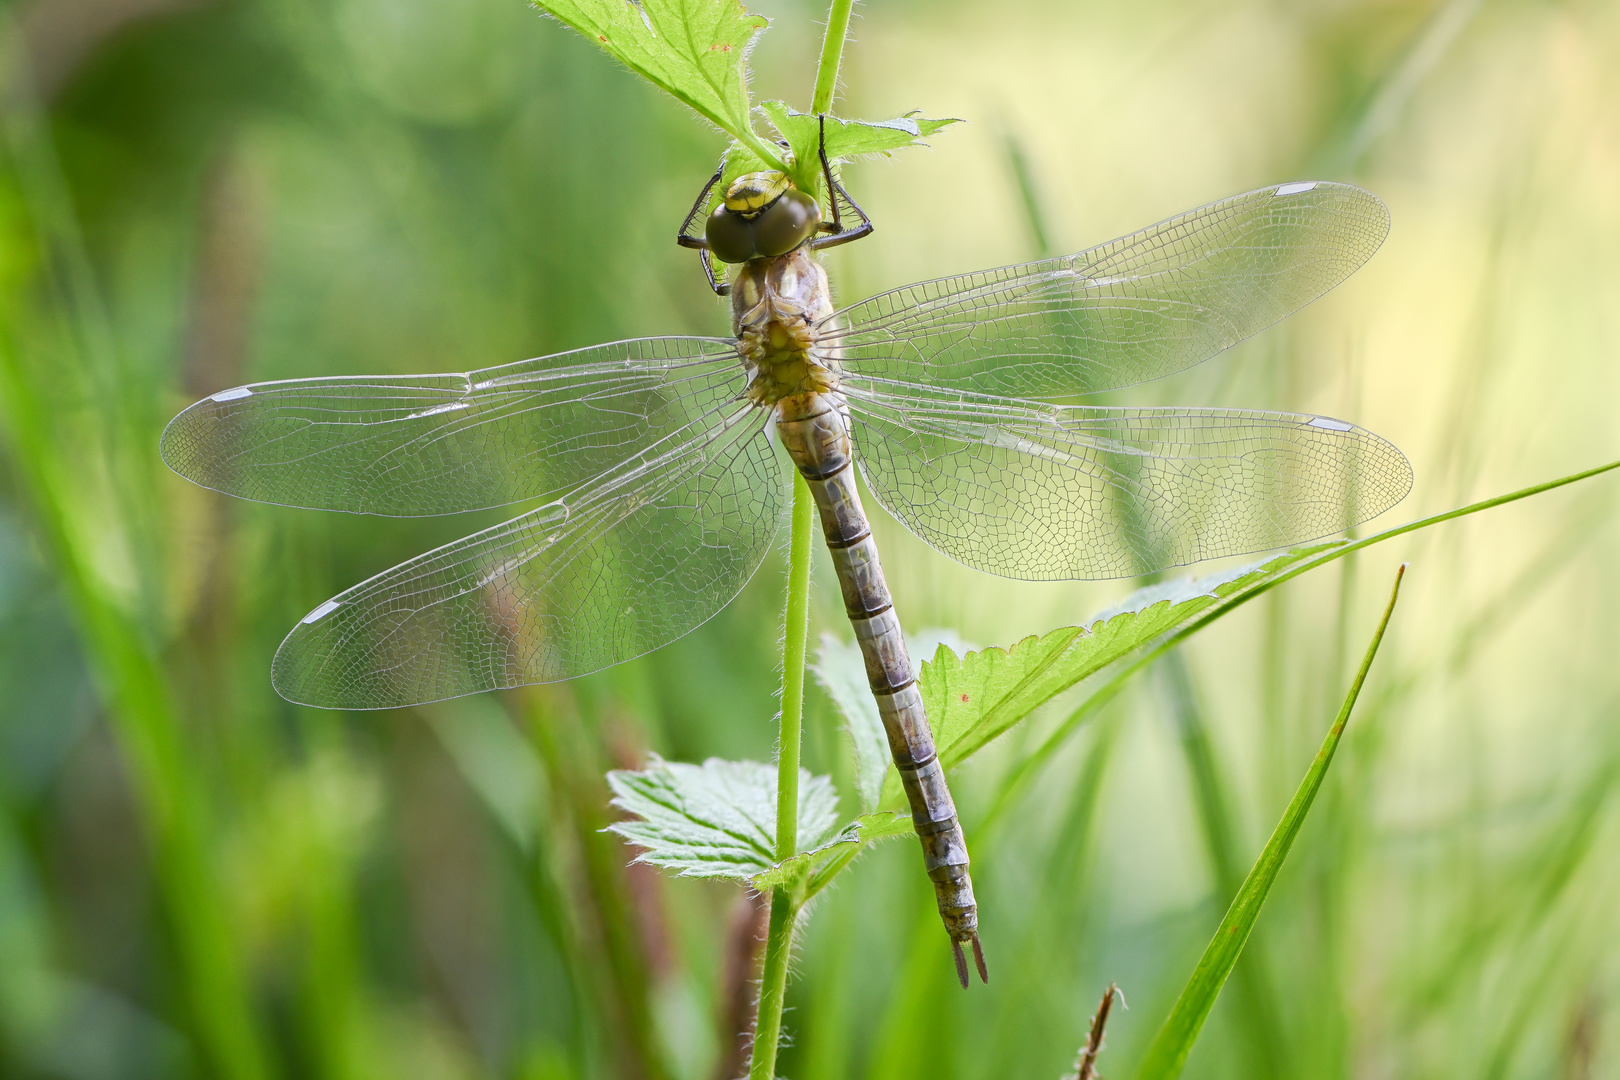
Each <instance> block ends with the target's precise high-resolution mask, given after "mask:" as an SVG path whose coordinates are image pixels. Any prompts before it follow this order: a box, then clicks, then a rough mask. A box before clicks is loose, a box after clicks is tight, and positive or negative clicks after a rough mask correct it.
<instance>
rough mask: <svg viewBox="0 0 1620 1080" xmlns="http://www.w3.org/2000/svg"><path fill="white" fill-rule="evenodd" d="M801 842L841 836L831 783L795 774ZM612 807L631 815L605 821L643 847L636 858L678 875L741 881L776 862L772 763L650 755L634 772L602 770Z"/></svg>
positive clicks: (809, 844)
mask: <svg viewBox="0 0 1620 1080" xmlns="http://www.w3.org/2000/svg"><path fill="white" fill-rule="evenodd" d="M799 777H800V779H799V842H800V844H801V845H803V850H814V849H815V848H818V847H821V846H822V845H824V844H827V843H829V842H831V841H833V839H834V838H835V837H836V836H838V835H839V831H840V830H839V828H838V793H837V792H836V791H835V790H834V789H833V785H832V780H831V779H830V778H828V777H825V776H811V775H810V773H809V772H808V771H806V770H800V773H799ZM607 779H608V786H609V787H611V788H612V789H613V796H614V797H613V805H614V806H616V807H618V808H619V809H621V810H623V811H625V812H626V813H629V814H634V815H635V816H636V820H630V821H619V822H615V823H614V824H612V825H610V826H608V828H609V830H610V831H612V832H615V833H618V834H619V835H620V836H622V837H624V838H625V839H626V840H628V841H630V842H631V843H632V844H635V845H636V846H637V847H640V848H644V849H645V850H644V851H642V853H641V854H640V855H638V856H636V861H637V862H645V863H651V864H652V865H654V866H661V867H664V868H665V869H668V870H678V871H680V873H681V875H682V876H683V877H716V878H736V879H738V880H747V879H749V878H751V877H753V876H754V875H756V874H759V873H761V872H763V871H766V870H769V869H771V868H773V867H774V866H775V865H776V859H775V852H776V767H775V766H774V765H762V764H760V763H759V762H756V761H722V760H720V759H719V758H710V759H709V760H708V761H705V762H704V763H703V764H702V765H688V764H683V763H681V762H674V761H664V760H663V759H662V758H659V757H656V756H655V757H654V758H653V759H652V761H651V762H650V763H649V764H648V766H647V768H645V769H642V770H640V771H637V772H630V771H624V770H619V771H614V772H610V773H608V777H607Z"/></svg>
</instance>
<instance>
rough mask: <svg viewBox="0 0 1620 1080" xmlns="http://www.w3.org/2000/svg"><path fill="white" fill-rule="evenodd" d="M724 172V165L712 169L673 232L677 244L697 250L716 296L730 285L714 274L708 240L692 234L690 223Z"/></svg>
mask: <svg viewBox="0 0 1620 1080" xmlns="http://www.w3.org/2000/svg"><path fill="white" fill-rule="evenodd" d="M725 172H726V167H725V166H724V165H722V166H720V167H719V168H718V169H716V170H714V175H713V176H711V177H709V182H708V183H707V184H704V185H703V190H702V191H700V192H698V197H697V199H696V200H695V201H694V202H693V203H692V209H691V210H690V211H688V212H687V215H686V220H685V221H683V222H681V231H680V232H678V233H676V234H675V242H676V243H677V244H679V245H680V246H681V247H683V248H692V249H694V250H696V251H697V253H698V261H699V262H701V263H702V264H703V276H704V277H706V278H708V279H709V288H711V289H713V290H714V291H715V295H717V296H725V295H726V294H727V293H729V292H731V286H730V285H729V284H727V283H726V282H723V281H721V280H719V279H718V278H716V277H715V276H714V260H713V259H712V258H710V256H709V242H708V241H707V240H705V239H703V238H702V237H701V236H693V235H692V233H691V230H692V223H693V222H694V221H696V220H697V219H698V217H699V216H700V215H701V214H702V213H703V209H704V207H705V206H707V205H708V202H709V192H711V191H713V190H714V185H716V184H718V183H719V182H720V178H721V177H722V176H724V175H725Z"/></svg>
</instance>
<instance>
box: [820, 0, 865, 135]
mask: <svg viewBox="0 0 1620 1080" xmlns="http://www.w3.org/2000/svg"><path fill="white" fill-rule="evenodd" d="M854 7H855V0H832V7H831V8H829V9H828V10H827V36H826V37H824V38H822V39H821V64H820V66H818V67H817V68H816V90H815V93H814V94H813V95H811V98H810V112H811V114H812V115H815V114H819V113H824V112H827V111H828V110H829V109H831V108H832V100H833V94H834V93H836V92H837V90H838V65H839V63H840V62H841V61H842V60H843V57H844V38H845V37H847V36H848V34H849V13H850V11H851V10H852V9H853V8H854Z"/></svg>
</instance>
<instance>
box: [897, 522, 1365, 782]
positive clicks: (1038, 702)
mask: <svg viewBox="0 0 1620 1080" xmlns="http://www.w3.org/2000/svg"><path fill="white" fill-rule="evenodd" d="M1347 543H1348V541H1344V540H1336V541H1333V542H1332V543H1327V544H1313V545H1311V546H1309V547H1303V548H1295V549H1294V550H1292V551H1289V552H1286V553H1285V554H1282V555H1278V556H1276V557H1275V558H1272V559H1268V560H1266V561H1265V562H1263V563H1258V564H1253V563H1251V564H1249V565H1247V566H1240V567H1236V568H1234V569H1231V570H1225V571H1222V572H1220V573H1216V574H1210V575H1208V576H1206V577H1201V578H1184V579H1182V580H1180V581H1177V582H1167V583H1161V584H1157V585H1150V586H1148V587H1146V588H1143V589H1139V590H1137V591H1136V592H1134V593H1132V594H1131V595H1130V596H1128V597H1126V598H1125V600H1124V601H1122V602H1121V603H1119V604H1116V605H1115V606H1114V607H1111V608H1108V609H1107V610H1105V611H1101V612H1099V613H1098V614H1097V615H1095V616H1093V617H1092V618H1091V619H1089V620H1087V622H1086V624H1085V625H1083V626H1065V627H1060V628H1059V629H1057V630H1053V631H1051V632H1049V633H1046V634H1042V635H1040V636H1038V637H1036V636H1031V637H1027V638H1025V639H1024V640H1023V641H1020V642H1018V643H1017V644H1015V645H1013V646H1011V647H1009V648H1005V649H1002V648H989V649H983V650H980V651H979V652H970V653H967V654H965V655H962V656H958V655H957V654H956V653H954V652H953V651H951V650H950V649H949V648H946V647H944V646H943V645H942V646H941V647H940V648H939V649H938V650H936V651H935V653H934V658H933V659H932V660H930V661H927V662H925V663H924V664H923V665H922V670H921V671H920V672H919V674H918V680H917V682H918V686H919V688H920V689H921V690H922V695H923V704H924V707H925V708H926V709H927V712H928V722H929V725H930V726H931V727H932V728H933V729H934V745H935V746H936V747H937V748H938V750H939V757H940V760H941V761H942V762H943V763H944V765H945V767H946V768H947V769H950V768H954V767H955V766H957V765H959V764H961V763H962V762H963V761H964V760H966V759H967V758H969V757H971V756H972V755H973V754H975V753H977V752H978V751H979V750H981V749H983V748H984V746H985V745H986V744H987V743H989V742H990V741H991V740H992V739H994V738H995V737H996V736H998V735H1000V734H1002V733H1003V732H1005V731H1006V730H1007V729H1008V728H1011V727H1012V726H1013V725H1015V724H1017V723H1018V722H1019V721H1021V720H1023V719H1025V718H1026V717H1028V716H1029V715H1030V713H1032V712H1034V711H1035V710H1036V709H1038V708H1040V707H1041V706H1042V705H1044V704H1046V703H1047V702H1048V701H1051V700H1052V699H1053V698H1054V697H1056V696H1057V695H1059V694H1061V693H1063V692H1064V691H1065V690H1068V689H1070V688H1072V687H1074V686H1075V685H1076V684H1078V683H1079V682H1080V681H1081V680H1082V679H1085V678H1087V677H1089V676H1091V675H1094V674H1096V673H1097V672H1099V671H1101V670H1102V669H1103V668H1105V667H1107V666H1108V665H1110V664H1112V663H1114V662H1115V661H1116V660H1119V659H1121V658H1123V657H1125V656H1127V655H1129V654H1130V653H1132V652H1135V651H1136V650H1138V649H1140V648H1142V647H1144V646H1146V645H1149V644H1151V643H1153V642H1155V641H1157V640H1159V639H1161V638H1163V637H1164V636H1165V635H1166V634H1169V633H1171V632H1173V631H1175V630H1177V629H1179V628H1181V627H1183V626H1185V625H1187V624H1188V623H1190V622H1192V621H1193V620H1194V619H1196V618H1198V617H1200V616H1201V615H1204V614H1206V613H1208V612H1211V611H1213V610H1215V609H1217V608H1219V607H1221V606H1222V605H1225V604H1230V603H1234V602H1236V601H1237V600H1238V598H1240V597H1242V596H1243V595H1245V594H1247V593H1249V592H1250V591H1252V590H1254V589H1256V588H1259V587H1262V586H1264V585H1266V583H1267V582H1269V581H1271V580H1273V579H1275V578H1277V577H1279V576H1281V575H1284V574H1287V573H1289V572H1290V571H1291V570H1293V569H1294V568H1295V567H1296V566H1298V565H1299V564H1300V563H1303V562H1306V561H1308V560H1310V559H1312V558H1315V557H1317V556H1320V555H1322V554H1324V553H1326V552H1331V551H1333V550H1334V549H1335V548H1340V547H1344V546H1345V545H1346V544H1347ZM899 795H900V783H899V777H898V775H896V774H894V773H893V772H891V773H890V774H889V775H888V776H887V777H886V778H885V780H884V785H883V795H882V798H881V799H880V800H879V803H880V805H892V804H893V803H894V802H895V801H896V800H897V799H898V797H899Z"/></svg>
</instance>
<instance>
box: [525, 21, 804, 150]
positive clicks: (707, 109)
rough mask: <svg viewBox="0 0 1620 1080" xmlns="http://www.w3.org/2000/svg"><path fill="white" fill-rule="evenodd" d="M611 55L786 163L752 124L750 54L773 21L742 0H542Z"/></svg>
mask: <svg viewBox="0 0 1620 1080" xmlns="http://www.w3.org/2000/svg"><path fill="white" fill-rule="evenodd" d="M535 6H536V7H538V8H540V10H541V11H544V12H545V13H546V14H548V15H551V16H552V17H554V18H556V19H558V20H559V21H561V22H564V23H567V24H568V25H569V26H571V27H573V28H574V29H575V30H577V31H579V32H580V33H581V34H583V35H584V36H585V38H586V39H587V40H589V41H594V42H595V43H596V44H597V45H599V46H601V47H602V49H603V50H604V51H606V52H607V53H608V55H610V56H612V57H613V58H614V59H616V60H618V61H619V62H620V63H622V64H623V65H624V66H625V67H627V68H629V69H630V70H631V71H634V72H635V73H636V74H638V75H640V76H641V77H642V78H644V79H646V80H647V81H649V82H651V83H653V84H654V85H655V86H657V87H659V88H660V89H662V90H664V91H665V92H666V93H668V94H670V95H671V96H672V97H674V98H675V99H677V100H678V101H682V102H684V103H685V104H686V105H688V106H689V107H691V109H692V110H693V111H694V112H696V113H697V114H698V115H699V116H701V117H703V118H704V119H705V120H708V121H709V122H710V123H712V124H713V125H714V126H715V127H718V128H719V129H720V130H722V131H724V132H726V133H727V134H729V135H730V136H731V137H732V138H733V139H736V140H737V141H738V142H739V143H741V144H742V145H744V146H746V147H748V148H749V151H750V152H751V153H752V154H753V155H754V157H756V158H757V159H759V160H761V161H764V162H766V163H767V167H769V168H772V169H782V168H785V165H784V163H783V162H782V160H781V156H780V155H779V154H778V153H777V152H776V150H775V148H773V147H772V146H770V145H769V144H768V143H766V142H765V141H764V140H763V139H761V138H760V137H759V136H758V135H757V134H755V132H754V129H753V126H752V124H751V123H750V122H749V102H748V52H749V50H750V49H751V48H752V47H753V44H754V39H755V38H756V37H758V36H759V34H760V32H761V31H763V30H764V29H765V28H766V27H767V26H769V25H770V20H769V19H767V18H765V16H763V15H751V14H749V13H748V12H747V11H746V10H744V8H743V6H742V4H741V3H740V2H739V0H540V2H538V3H536V5H535Z"/></svg>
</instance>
